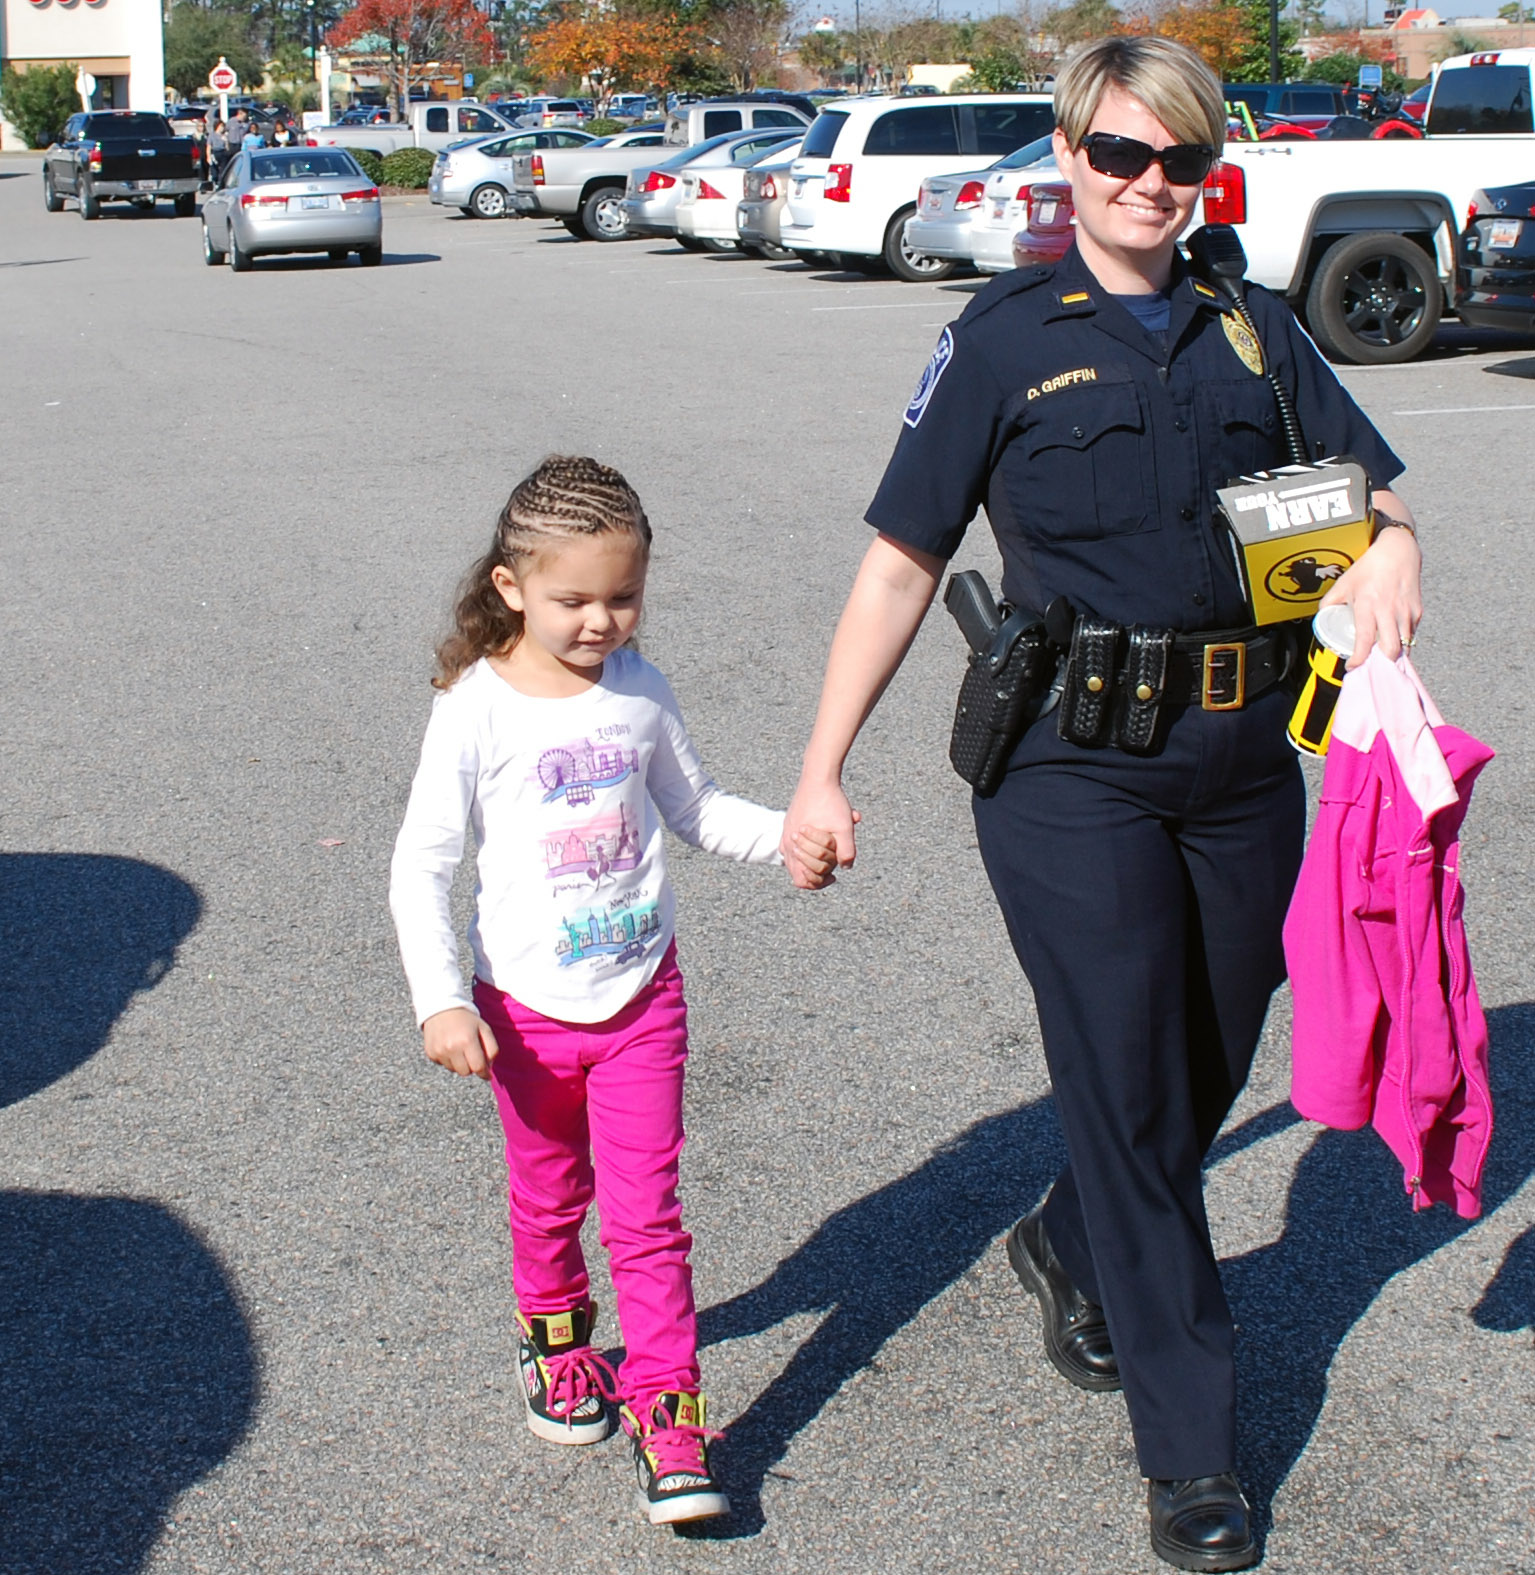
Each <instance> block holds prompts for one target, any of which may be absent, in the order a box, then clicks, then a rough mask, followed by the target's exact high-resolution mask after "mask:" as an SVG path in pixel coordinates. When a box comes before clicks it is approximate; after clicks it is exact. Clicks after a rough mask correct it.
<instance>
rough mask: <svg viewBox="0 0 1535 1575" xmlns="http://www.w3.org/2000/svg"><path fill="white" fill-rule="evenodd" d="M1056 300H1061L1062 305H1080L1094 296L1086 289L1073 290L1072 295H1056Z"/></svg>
mask: <svg viewBox="0 0 1535 1575" xmlns="http://www.w3.org/2000/svg"><path fill="white" fill-rule="evenodd" d="M1056 300H1057V301H1059V302H1060V303H1061V305H1062V306H1080V305H1081V304H1082V302H1083V301H1090V300H1092V296H1090V295H1089V294H1088V293H1087V291H1086V290H1073V291H1072V292H1071V294H1070V295H1058V296H1056Z"/></svg>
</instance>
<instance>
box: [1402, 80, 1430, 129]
mask: <svg viewBox="0 0 1535 1575" xmlns="http://www.w3.org/2000/svg"><path fill="white" fill-rule="evenodd" d="M1433 91H1434V84H1433V83H1432V82H1425V83H1424V84H1423V86H1422V87H1420V88H1414V89H1413V91H1412V92H1411V93H1409V94H1408V95H1407V97H1406V98H1404V99H1403V100H1402V113H1403V115H1405V116H1406V117H1407V118H1408V119H1409V120H1415V121H1417V123H1418V124H1419V125H1420V126H1421V125H1422V124H1423V117H1424V115H1426V114H1427V113H1428V99H1429V95H1430V94H1431V93H1432V92H1433Z"/></svg>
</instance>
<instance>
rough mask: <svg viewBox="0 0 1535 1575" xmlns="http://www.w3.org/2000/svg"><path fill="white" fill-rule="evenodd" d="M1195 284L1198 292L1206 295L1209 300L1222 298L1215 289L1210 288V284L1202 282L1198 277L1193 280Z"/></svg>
mask: <svg viewBox="0 0 1535 1575" xmlns="http://www.w3.org/2000/svg"><path fill="white" fill-rule="evenodd" d="M1193 284H1194V289H1195V291H1196V292H1197V293H1198V294H1200V295H1202V296H1204V297H1205V299H1206V300H1208V301H1218V300H1219V299H1220V297H1219V296H1218V295H1217V294H1216V293H1215V291H1214V290H1212V289H1211V288H1210V286H1209V285H1207V284H1204V283H1201V281H1200V280H1198V279H1195V280H1194V281H1193Z"/></svg>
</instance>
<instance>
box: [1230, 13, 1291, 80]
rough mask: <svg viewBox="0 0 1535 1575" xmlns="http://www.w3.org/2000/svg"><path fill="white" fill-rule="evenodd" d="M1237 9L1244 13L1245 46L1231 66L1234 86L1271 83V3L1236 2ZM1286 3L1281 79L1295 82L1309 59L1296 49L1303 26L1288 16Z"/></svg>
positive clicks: (1281, 22) (1281, 34)
mask: <svg viewBox="0 0 1535 1575" xmlns="http://www.w3.org/2000/svg"><path fill="white" fill-rule="evenodd" d="M1232 5H1233V9H1235V10H1236V11H1238V12H1240V13H1241V18H1242V22H1243V24H1244V25H1243V29H1242V32H1243V35H1244V44H1243V47H1242V48H1241V49H1240V50H1239V51H1238V53H1237V55H1236V57H1235V59H1234V60H1233V61H1232V62H1231V64H1230V65H1228V66H1227V68H1226V69H1227V70H1228V71H1229V72H1230V73H1231V76H1230V80H1231V81H1233V82H1267V81H1268V80H1269V0H1232ZM1286 9H1287V5H1286V4H1285V0H1280V6H1279V75H1278V76H1277V77H1276V78H1274V80H1275V81H1278V82H1291V81H1294V80H1295V78H1296V76H1297V74H1298V73H1299V72H1300V70H1301V69H1302V67H1304V65H1305V63H1306V59H1305V56H1304V55H1302V54H1301V52H1300V51H1299V50H1298V49H1297V48H1296V47H1295V41H1296V39H1298V38H1299V37H1300V24H1299V23H1298V22H1293V21H1291V20H1290V18H1288V17H1287V16H1286V15H1285V14H1284V13H1285V11H1286Z"/></svg>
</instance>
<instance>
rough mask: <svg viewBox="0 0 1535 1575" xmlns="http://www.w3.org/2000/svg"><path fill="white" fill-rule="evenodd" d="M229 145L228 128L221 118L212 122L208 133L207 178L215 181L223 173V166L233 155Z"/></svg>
mask: <svg viewBox="0 0 1535 1575" xmlns="http://www.w3.org/2000/svg"><path fill="white" fill-rule="evenodd" d="M233 156H234V155H233V152H232V151H231V149H230V146H229V128H228V127H227V126H226V125H225V124H224V122H223V121H222V120H215V121H214V122H213V129H212V130H211V131H210V132H209V133H208V179H209V180H211V181H215V182H217V181H218V180H219V179H220V178H221V177H222V176H223V173H224V166H225V165H227V164H228V163H229V161H230V159H231V158H232V157H233Z"/></svg>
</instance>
